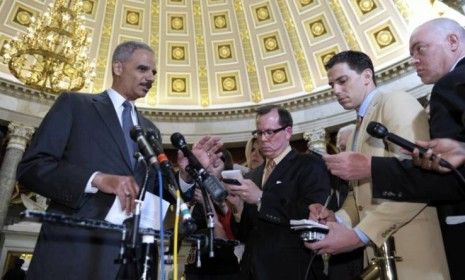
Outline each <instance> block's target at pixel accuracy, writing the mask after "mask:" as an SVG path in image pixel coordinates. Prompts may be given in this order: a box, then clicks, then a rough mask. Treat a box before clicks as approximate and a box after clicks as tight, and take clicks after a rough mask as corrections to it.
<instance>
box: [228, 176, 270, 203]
mask: <svg viewBox="0 0 465 280" xmlns="http://www.w3.org/2000/svg"><path fill="white" fill-rule="evenodd" d="M238 181H239V182H240V183H241V185H239V186H238V185H232V184H226V183H224V185H225V186H226V188H227V190H228V192H229V193H230V194H233V195H237V196H239V197H240V198H241V199H242V200H243V201H245V202H247V203H249V204H257V203H258V202H259V201H260V199H261V197H262V190H260V188H259V187H257V185H255V183H254V182H252V181H251V180H249V179H239V180H238Z"/></svg>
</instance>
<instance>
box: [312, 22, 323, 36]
mask: <svg viewBox="0 0 465 280" xmlns="http://www.w3.org/2000/svg"><path fill="white" fill-rule="evenodd" d="M310 29H311V30H312V34H313V36H315V37H319V36H321V35H323V34H325V33H326V28H325V26H324V24H323V21H322V20H318V21H316V22H313V23H311V24H310Z"/></svg>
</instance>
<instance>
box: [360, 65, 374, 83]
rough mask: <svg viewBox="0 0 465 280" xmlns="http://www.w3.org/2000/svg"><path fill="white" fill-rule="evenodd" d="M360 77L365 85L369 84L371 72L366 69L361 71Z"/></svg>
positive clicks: (371, 78)
mask: <svg viewBox="0 0 465 280" xmlns="http://www.w3.org/2000/svg"><path fill="white" fill-rule="evenodd" d="M362 77H363V80H364V82H365V84H369V83H371V82H372V81H373V72H372V71H371V69H369V68H367V69H365V70H363V72H362Z"/></svg>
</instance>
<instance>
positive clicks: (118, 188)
mask: <svg viewBox="0 0 465 280" xmlns="http://www.w3.org/2000/svg"><path fill="white" fill-rule="evenodd" d="M92 186H94V187H96V188H97V189H99V190H100V191H101V192H104V193H111V194H115V195H116V196H117V197H118V199H119V201H120V202H121V208H122V209H123V210H125V211H126V213H128V214H129V213H131V212H132V211H133V210H134V207H135V205H136V204H135V199H136V198H137V194H138V193H139V186H138V185H137V183H136V181H135V180H134V178H133V177H132V176H119V175H110V174H105V173H100V172H99V173H97V174H96V175H95V177H94V179H93V180H92Z"/></svg>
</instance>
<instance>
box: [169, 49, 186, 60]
mask: <svg viewBox="0 0 465 280" xmlns="http://www.w3.org/2000/svg"><path fill="white" fill-rule="evenodd" d="M171 58H172V59H174V60H184V58H185V51H184V47H183V46H173V47H171Z"/></svg>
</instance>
